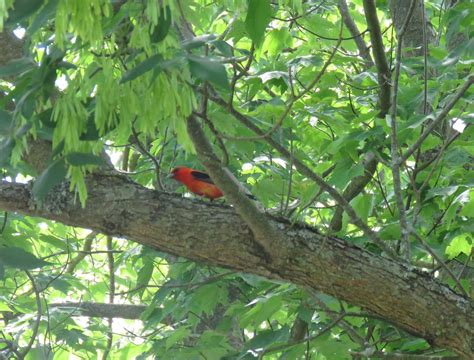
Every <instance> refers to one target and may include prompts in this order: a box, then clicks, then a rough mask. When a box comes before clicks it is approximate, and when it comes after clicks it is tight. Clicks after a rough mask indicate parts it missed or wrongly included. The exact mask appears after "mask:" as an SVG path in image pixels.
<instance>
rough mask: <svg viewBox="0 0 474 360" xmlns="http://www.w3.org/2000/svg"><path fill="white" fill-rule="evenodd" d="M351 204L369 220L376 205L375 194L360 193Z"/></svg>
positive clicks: (365, 220)
mask: <svg viewBox="0 0 474 360" xmlns="http://www.w3.org/2000/svg"><path fill="white" fill-rule="evenodd" d="M351 205H352V207H353V208H354V210H355V212H356V213H357V215H359V217H360V218H361V219H362V220H364V222H367V218H368V217H369V216H370V214H371V212H372V208H373V205H374V202H373V195H371V194H360V195H359V196H357V197H356V198H355V199H354V200H352V201H351Z"/></svg>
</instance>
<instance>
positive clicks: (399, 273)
mask: <svg viewBox="0 0 474 360" xmlns="http://www.w3.org/2000/svg"><path fill="white" fill-rule="evenodd" d="M87 186H88V201H87V205H86V207H85V208H81V207H80V205H79V204H74V202H73V197H72V196H71V194H70V193H69V192H68V191H67V189H68V186H67V184H66V185H65V186H60V187H58V189H57V190H56V191H55V192H54V193H53V194H51V195H50V196H48V198H47V199H46V200H45V203H43V204H42V206H41V207H38V206H36V205H35V203H34V201H33V199H32V197H31V193H30V190H29V186H28V185H24V184H13V183H8V182H1V183H0V208H2V209H3V210H6V211H17V212H19V213H21V214H25V215H31V216H40V217H44V218H47V219H50V220H56V221H60V222H62V223H64V224H67V225H71V226H79V227H85V228H90V229H92V230H95V231H99V232H101V233H104V234H107V235H111V236H120V237H125V238H128V239H130V240H133V241H136V242H138V243H141V244H143V245H147V246H149V247H152V248H154V249H157V250H159V251H164V252H167V253H170V254H175V255H179V256H183V257H186V258H188V259H191V260H194V261H199V262H204V263H209V264H212V265H217V266H222V267H226V268H230V269H234V270H237V271H243V272H247V273H253V274H257V275H261V276H265V277H267V278H271V279H277V280H284V281H288V282H292V283H294V284H298V285H301V286H306V287H310V288H313V289H317V290H320V291H322V292H325V293H327V294H330V295H333V296H335V297H337V298H339V299H342V300H345V301H347V302H349V303H351V304H354V305H357V306H360V307H362V308H364V309H366V310H367V311H369V312H371V313H373V314H374V315H376V316H379V317H382V318H384V319H386V320H387V321H389V322H391V323H393V324H395V325H397V326H399V327H400V328H402V329H404V330H406V331H408V332H410V333H412V334H414V335H416V336H420V337H422V338H425V339H426V340H428V341H429V342H430V343H432V344H433V345H435V346H440V347H445V348H449V349H452V350H453V351H455V352H456V353H458V354H459V355H461V356H463V357H464V358H467V359H468V358H470V359H472V358H474V348H473V347H474V304H473V303H472V301H470V300H469V299H466V298H464V297H462V296H461V295H459V294H457V293H455V292H454V291H453V290H451V289H450V288H448V287H447V286H445V285H443V284H441V283H440V282H438V281H437V280H435V279H433V278H431V277H430V276H429V275H427V274H425V273H422V272H419V271H416V270H413V269H411V268H409V267H408V266H406V265H404V264H402V263H398V262H396V261H393V260H390V259H387V258H384V257H381V256H377V255H374V254H372V253H370V252H368V251H365V250H363V249H360V248H358V247H356V246H354V245H352V244H350V243H348V242H346V241H344V240H342V239H338V238H335V237H326V236H324V235H321V234H320V233H318V231H317V230H315V229H311V228H309V227H306V226H300V225H294V224H290V223H288V222H286V221H284V220H277V219H274V218H270V217H269V221H270V222H271V223H272V225H273V226H275V227H276V228H277V229H279V231H281V233H282V236H284V237H285V238H286V240H287V241H286V243H284V244H283V245H284V248H282V249H275V254H276V255H277V256H278V255H280V256H281V258H280V259H277V260H278V261H275V262H267V261H265V257H264V254H263V253H262V251H261V250H260V247H259V246H258V245H257V244H256V242H255V240H254V239H253V236H252V233H251V231H250V229H249V228H248V227H247V225H246V224H245V223H244V222H243V221H242V220H241V219H240V217H239V216H238V215H237V214H236V213H235V211H234V210H233V208H231V207H229V206H225V205H219V204H213V203H206V202H202V201H192V200H188V199H183V198H181V197H180V196H177V195H172V194H166V193H162V192H157V191H153V190H150V189H146V188H144V187H142V186H139V185H137V184H135V183H133V182H132V181H130V180H129V179H127V178H126V177H124V176H121V175H112V174H109V175H99V174H96V175H92V176H90V177H89V178H88V179H87ZM269 240H271V239H269Z"/></svg>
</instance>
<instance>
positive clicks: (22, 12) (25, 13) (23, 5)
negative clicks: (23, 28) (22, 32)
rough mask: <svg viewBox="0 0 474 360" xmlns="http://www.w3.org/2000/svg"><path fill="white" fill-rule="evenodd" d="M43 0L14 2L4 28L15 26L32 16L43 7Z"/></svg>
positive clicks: (17, 0)
mask: <svg viewBox="0 0 474 360" xmlns="http://www.w3.org/2000/svg"><path fill="white" fill-rule="evenodd" d="M43 2H44V0H15V2H14V3H13V10H11V11H9V12H8V18H7V21H6V22H5V25H6V26H15V25H16V24H17V23H19V22H21V21H22V20H24V19H26V18H27V17H29V16H31V15H33V14H34V13H35V12H36V11H38V9H39V8H40V7H41V6H42V5H43Z"/></svg>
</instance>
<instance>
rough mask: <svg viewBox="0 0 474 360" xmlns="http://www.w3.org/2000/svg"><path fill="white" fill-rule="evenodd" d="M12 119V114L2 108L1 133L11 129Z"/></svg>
mask: <svg viewBox="0 0 474 360" xmlns="http://www.w3.org/2000/svg"><path fill="white" fill-rule="evenodd" d="M12 121H13V117H12V114H11V113H10V112H8V111H5V110H2V109H0V133H2V134H4V133H7V132H8V131H9V130H10V129H11V125H12Z"/></svg>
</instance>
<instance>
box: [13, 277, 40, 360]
mask: <svg viewBox="0 0 474 360" xmlns="http://www.w3.org/2000/svg"><path fill="white" fill-rule="evenodd" d="M25 273H26V276H27V277H28V279H29V280H30V281H31V286H32V288H33V291H34V293H35V298H36V308H37V312H36V320H35V324H34V325H33V333H32V334H31V337H30V340H29V341H28V344H27V345H26V347H25V348H24V349H23V351H22V352H21V353H20V357H19V359H20V360H23V359H24V358H25V357H26V355H27V354H28V353H29V352H30V350H31V348H32V347H33V344H34V343H35V341H36V337H37V336H38V330H39V327H40V324H41V314H42V313H43V305H42V304H41V294H40V291H39V289H38V286H37V285H36V281H35V278H34V277H33V275H31V273H30V272H29V271H28V270H25Z"/></svg>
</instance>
